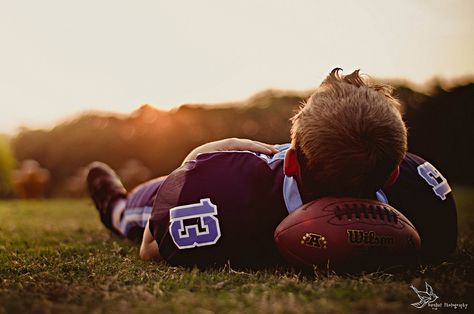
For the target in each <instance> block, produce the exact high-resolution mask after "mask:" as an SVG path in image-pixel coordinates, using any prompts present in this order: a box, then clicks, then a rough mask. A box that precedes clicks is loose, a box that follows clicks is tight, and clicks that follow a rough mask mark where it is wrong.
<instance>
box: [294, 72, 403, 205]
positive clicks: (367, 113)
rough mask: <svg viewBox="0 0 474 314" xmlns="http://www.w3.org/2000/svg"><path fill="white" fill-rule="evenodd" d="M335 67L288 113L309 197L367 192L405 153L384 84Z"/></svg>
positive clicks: (396, 110)
mask: <svg viewBox="0 0 474 314" xmlns="http://www.w3.org/2000/svg"><path fill="white" fill-rule="evenodd" d="M340 71H341V69H338V68H336V69H334V70H333V71H332V72H331V73H330V74H329V76H328V77H327V78H326V79H325V80H324V81H323V83H322V84H321V86H320V87H319V88H318V89H317V90H316V91H315V93H314V94H313V95H312V96H311V97H310V98H309V100H308V101H307V102H306V104H305V105H304V106H303V107H302V108H301V110H300V111H299V112H298V113H297V114H296V115H295V116H294V117H293V118H292V122H293V126H292V129H291V136H292V140H293V145H294V147H295V148H296V152H297V156H298V160H299V162H300V165H301V175H302V181H303V185H304V187H305V189H306V190H307V192H309V193H310V194H312V196H315V197H319V196H325V195H333V196H354V197H372V196H373V195H374V193H375V191H377V190H378V189H380V188H381V187H382V186H383V184H384V182H385V181H386V180H387V179H388V177H389V176H390V173H391V172H392V171H393V170H394V169H395V168H396V167H397V166H398V165H399V163H400V162H401V160H402V159H403V156H404V155H405V153H406V150H407V130H406V126H405V124H404V122H403V120H402V116H401V113H400V103H399V102H398V101H397V100H396V99H395V98H393V97H392V95H391V89H390V88H388V87H387V86H381V85H371V84H369V83H368V82H366V81H365V80H364V79H363V78H362V77H361V76H360V75H359V71H355V72H353V73H351V74H350V75H347V76H344V75H341V74H340Z"/></svg>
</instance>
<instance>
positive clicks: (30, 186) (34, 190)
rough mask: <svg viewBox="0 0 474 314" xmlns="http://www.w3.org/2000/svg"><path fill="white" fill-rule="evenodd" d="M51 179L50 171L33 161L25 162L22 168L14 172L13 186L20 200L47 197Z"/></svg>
mask: <svg viewBox="0 0 474 314" xmlns="http://www.w3.org/2000/svg"><path fill="white" fill-rule="evenodd" d="M49 178H50V174H49V171H48V170H47V169H44V168H42V167H40V164H39V163H38V162H37V161H36V160H31V159H29V160H24V161H23V162H22V163H21V168H20V169H18V170H15V171H13V184H14V186H15V191H16V193H17V195H18V196H19V197H20V198H41V197H45V196H46V189H47V187H48V183H49Z"/></svg>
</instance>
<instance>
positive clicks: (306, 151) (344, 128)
mask: <svg viewBox="0 0 474 314" xmlns="http://www.w3.org/2000/svg"><path fill="white" fill-rule="evenodd" d="M291 140H292V141H291V144H284V145H268V144H265V143H260V142H256V141H251V140H245V139H226V140H221V141H217V142H212V143H208V144H205V145H203V146H200V147H198V148H197V149H195V150H194V151H192V152H191V153H190V154H189V155H188V156H187V157H186V159H185V161H184V162H183V164H182V166H181V167H179V168H178V169H176V170H175V171H173V172H172V173H171V174H170V175H168V176H167V177H162V178H157V179H154V180H151V181H149V182H146V183H144V184H142V185H141V186H139V187H137V188H135V189H134V190H133V191H131V192H130V193H127V191H126V190H125V188H124V187H123V185H122V184H121V182H120V180H119V178H118V177H117V175H116V174H115V173H114V171H113V170H112V169H110V168H109V167H108V166H107V165H105V164H102V163H98V162H96V163H93V164H92V165H91V166H90V168H89V169H90V170H89V174H88V178H87V182H88V189H89V193H90V195H91V197H92V199H93V201H94V203H95V205H96V207H97V209H98V210H99V213H100V217H101V220H102V222H103V223H104V224H105V225H106V226H107V227H108V228H109V229H111V230H112V231H114V232H115V233H117V234H119V235H120V236H123V237H126V238H129V239H141V241H142V242H141V247H140V256H141V257H142V258H143V259H146V260H148V259H155V260H160V259H164V260H166V261H167V262H168V263H170V264H171V265H183V266H193V265H196V266H198V267H207V266H213V265H223V264H227V263H230V265H231V266H233V267H254V268H255V267H264V266H269V265H276V264H284V261H283V259H282V257H281V256H280V254H279V253H278V250H277V248H276V246H275V243H274V240H273V232H274V230H275V228H276V227H277V225H278V224H279V223H280V222H281V221H282V220H283V218H285V217H286V216H287V215H288V214H290V213H291V212H292V211H294V210H295V209H296V208H298V207H300V206H301V205H302V204H304V203H307V202H309V201H311V200H314V199H317V198H319V197H323V196H352V197H361V198H373V199H378V200H380V201H383V202H387V203H389V204H391V205H392V206H394V207H395V208H397V209H398V210H400V211H401V212H402V213H403V214H404V215H405V216H407V218H409V219H410V220H411V221H412V222H413V224H414V225H415V227H416V228H417V229H418V232H419V234H420V237H421V239H422V253H423V256H424V257H425V258H427V259H431V260H432V259H437V258H443V257H446V255H447V254H449V253H451V252H452V251H453V250H454V249H455V247H456V239H457V221H456V207H455V203H454V200H453V196H452V193H451V189H450V187H449V185H448V183H447V181H446V179H445V178H444V177H443V175H442V174H441V173H440V172H439V171H438V170H437V169H436V168H435V167H434V166H433V165H431V164H430V163H429V162H427V161H425V160H423V159H422V158H420V157H418V156H416V155H413V154H410V153H407V130H406V126H405V124H404V122H403V120H402V116H401V113H400V104H399V102H398V101H397V100H396V99H395V98H393V97H392V95H391V91H390V89H389V88H388V87H386V86H381V85H371V84H369V83H368V82H366V81H365V80H364V79H363V78H362V77H361V76H360V75H359V72H358V71H355V72H353V73H352V74H350V75H347V76H344V75H342V74H341V73H340V69H334V70H333V71H332V72H331V73H330V74H329V75H328V77H327V78H326V79H325V80H324V81H323V83H322V84H321V86H320V87H319V88H318V89H317V90H316V91H315V93H314V94H313V95H312V96H311V97H310V98H309V100H308V101H307V103H306V104H305V105H304V106H303V107H302V108H301V109H300V111H299V112H298V113H297V114H296V115H295V116H294V117H293V118H292V129H291Z"/></svg>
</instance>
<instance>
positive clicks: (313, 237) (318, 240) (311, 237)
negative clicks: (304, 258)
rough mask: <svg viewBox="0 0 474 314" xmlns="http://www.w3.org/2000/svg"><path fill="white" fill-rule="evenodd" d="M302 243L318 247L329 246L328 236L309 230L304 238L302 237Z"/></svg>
mask: <svg viewBox="0 0 474 314" xmlns="http://www.w3.org/2000/svg"><path fill="white" fill-rule="evenodd" d="M301 244H303V245H306V246H310V247H314V248H318V249H325V248H327V246H326V244H327V241H326V238H325V237H324V236H322V235H320V234H316V233H310V232H307V233H306V234H305V235H304V236H303V238H301Z"/></svg>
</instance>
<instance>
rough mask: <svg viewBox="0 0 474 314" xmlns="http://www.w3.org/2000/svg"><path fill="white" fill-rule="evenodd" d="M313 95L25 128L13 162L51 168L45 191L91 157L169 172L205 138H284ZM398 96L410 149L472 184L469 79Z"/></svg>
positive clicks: (66, 183)
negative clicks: (50, 127) (291, 119)
mask: <svg viewBox="0 0 474 314" xmlns="http://www.w3.org/2000/svg"><path fill="white" fill-rule="evenodd" d="M310 93H311V91H305V92H291V91H277V90H267V91H264V92H261V93H258V94H256V95H254V96H253V97H251V98H249V99H247V100H245V101H242V102H234V103H226V104H219V105H212V106H211V105H205V104H201V105H199V104H195V105H182V106H180V107H178V108H176V109H173V110H171V111H162V110H158V109H156V108H154V107H152V106H150V105H144V106H142V107H140V108H139V109H137V110H136V111H134V112H132V113H131V114H130V115H121V116H118V115H113V114H104V113H89V114H85V115H82V116H79V117H77V118H75V119H73V120H71V121H67V122H64V123H62V124H59V125H57V126H56V127H54V128H52V129H50V130H29V129H23V130H22V131H21V132H19V133H18V134H17V135H16V136H15V137H14V138H13V139H12V141H11V142H12V143H11V144H12V150H13V154H14V156H15V158H16V160H18V161H22V160H26V159H33V160H36V161H37V162H38V163H39V164H40V165H41V166H42V167H44V168H45V169H47V170H49V172H50V183H49V190H48V191H49V195H52V196H55V195H67V194H68V189H70V188H71V187H70V182H73V180H72V178H76V179H77V177H78V176H81V175H82V176H83V175H84V171H83V169H84V168H83V167H84V166H86V165H87V164H88V163H90V162H91V161H94V160H100V161H103V162H106V163H108V164H110V165H111V166H112V167H113V168H115V169H120V168H121V167H124V165H125V164H127V163H128V164H130V161H134V162H135V163H137V164H139V165H140V167H142V170H141V171H142V173H143V171H144V170H143V168H147V169H148V170H149V171H148V172H147V173H148V174H149V176H150V177H154V176H160V175H166V174H168V173H169V172H171V171H172V170H174V169H175V168H176V167H178V166H179V165H180V163H181V162H182V160H183V158H184V157H185V156H186V155H187V154H188V153H189V151H191V150H192V149H193V148H194V147H196V146H198V145H201V144H203V143H205V142H208V141H213V140H217V139H221V138H226V137H243V138H252V139H256V140H259V141H263V142H268V143H285V142H288V141H289V130H290V121H289V118H290V117H291V116H292V115H293V114H294V113H295V111H296V110H297V109H298V108H299V107H300V106H301V105H302V103H303V102H304V101H305V100H306V99H307V98H308V97H309V95H310ZM395 96H396V97H398V98H399V99H400V100H401V101H402V103H403V105H404V111H405V120H406V123H407V125H408V127H409V149H410V151H411V152H414V153H417V154H420V155H421V156H423V157H424V158H425V159H428V160H430V162H432V163H433V164H434V165H435V166H437V167H438V168H439V169H440V170H442V171H443V173H446V174H447V177H448V179H449V180H451V181H452V182H457V183H463V184H474V180H473V179H472V178H473V175H474V170H472V169H471V168H469V167H468V166H469V163H470V160H471V151H472V145H473V143H474V128H473V127H472V125H471V121H472V119H473V118H474V104H473V102H474V84H473V83H469V84H464V85H462V86H457V87H454V88H451V89H443V88H441V87H439V86H438V87H437V88H435V89H434V90H433V92H431V93H420V92H417V91H415V90H413V89H411V88H409V87H407V86H402V85H399V86H397V87H396V88H395ZM132 163H133V162H132ZM129 170H130V169H129ZM129 172H130V171H129ZM132 172H133V171H132ZM76 181H78V182H79V183H78V184H82V183H81V180H76Z"/></svg>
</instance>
